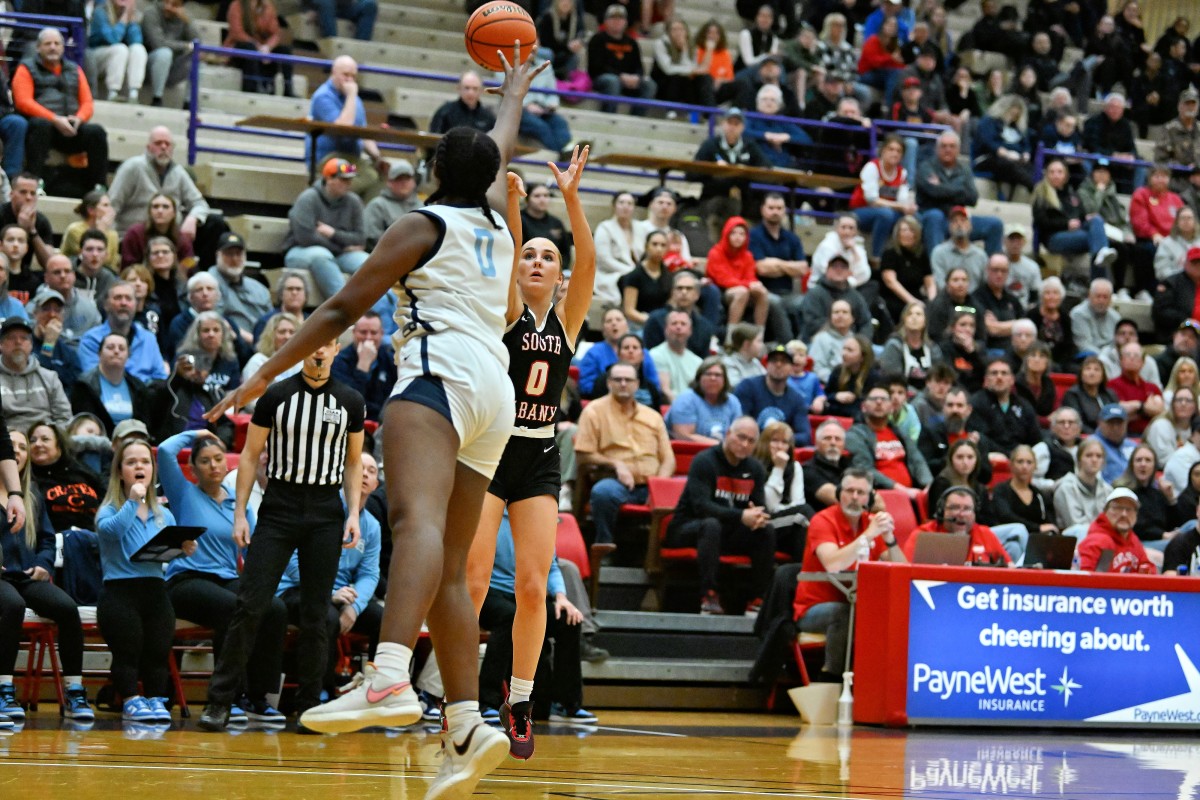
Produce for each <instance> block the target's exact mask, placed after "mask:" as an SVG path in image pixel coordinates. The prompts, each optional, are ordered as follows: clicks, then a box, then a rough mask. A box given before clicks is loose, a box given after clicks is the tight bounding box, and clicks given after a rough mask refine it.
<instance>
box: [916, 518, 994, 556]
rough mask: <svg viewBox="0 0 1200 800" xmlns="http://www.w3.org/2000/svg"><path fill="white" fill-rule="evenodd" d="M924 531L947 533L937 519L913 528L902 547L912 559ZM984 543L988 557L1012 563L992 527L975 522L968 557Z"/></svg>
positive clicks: (972, 527)
mask: <svg viewBox="0 0 1200 800" xmlns="http://www.w3.org/2000/svg"><path fill="white" fill-rule="evenodd" d="M922 531H935V532H937V533H945V532H946V531H945V530H943V528H942V526H941V525H940V524H939V523H938V521H937V520H935V519H931V520H929V522H926V523H925V524H924V525H920V526H918V527H917V528H915V529H913V532H912V533H910V534H909V535H908V538H907V539H905V540H904V546H903V547H901V548H900V549H901V550H903V551H904V557H905V558H907V559H908V560H909V561H912V558H913V551H914V550H916V549H917V534H919V533H921V532H922ZM977 545H983V549H984V552H985V553H987V557H988V558H989V559H990V560H992V561H995V560H997V559H999V560H1001V561H1003V562H1004V563H1005V564H1011V563H1012V559H1011V558H1009V555H1008V551H1006V550H1005V549H1004V545H1002V544H1000V540H999V539H997V538H996V534H994V533H992V529H991V528H989V527H988V526H986V525H980V524H979V523H975V524H974V525H972V526H971V552H970V553H968V554H967V558H974V557H975V556H974V552H975V547H976V546H977Z"/></svg>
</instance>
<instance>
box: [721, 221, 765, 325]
mask: <svg viewBox="0 0 1200 800" xmlns="http://www.w3.org/2000/svg"><path fill="white" fill-rule="evenodd" d="M706 270H707V274H708V278H709V280H711V281H712V282H713V283H715V284H716V285H717V286H718V287H719V288H720V289H721V291H722V292H723V293H724V295H725V305H727V306H729V320H728V324H729V327H731V328H732V327H733V326H734V325H736V324H737V323H739V322H741V321H742V319H743V318H744V317H745V316H746V307H747V306H750V308H751V313H752V314H753V315H754V317H753V318H754V324H755V325H758V326H759V327H760V328H761V327H762V326H763V325H764V324H765V323H766V321H767V309H768V308H769V307H770V302H769V300H770V295H769V293H768V292H767V287H765V286H763V283H762V281H760V280H759V279H758V272H757V270H756V269H755V268H754V254H753V253H751V252H750V226H749V225H747V224H746V220H744V219H743V218H741V217H730V218H729V219H727V220H726V221H725V228H724V230H722V231H721V241H719V242H717V243H716V244H714V245H713V246H712V249H711V250H709V251H708V266H707V267H706Z"/></svg>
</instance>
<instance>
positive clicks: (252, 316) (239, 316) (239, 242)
mask: <svg viewBox="0 0 1200 800" xmlns="http://www.w3.org/2000/svg"><path fill="white" fill-rule="evenodd" d="M208 273H209V274H210V275H212V276H213V277H214V278H216V279H217V287H218V288H219V289H220V290H221V303H222V314H223V315H224V317H225V318H226V319H228V320H229V321H230V322H232V323H234V324H235V325H236V326H237V327H238V329H239V330H240V335H241V337H242V344H243V345H246V346H249V345H253V344H254V336H253V335H252V334H251V331H253V330H254V326H255V324H256V323H257V322H258V320H259V319H260V318H261V317H263V316H264V315H265V314H269V313H270V311H271V290H270V289H268V288H267V287H266V286H265V285H263V283H262V281H257V280H254V279H253V278H247V277H246V240H245V239H243V238H242V236H241V234H237V233H234V232H233V231H226V232H225V233H223V234H221V238H220V239H218V240H217V263H216V266H213V267H211V268H210V269H209V270H208Z"/></svg>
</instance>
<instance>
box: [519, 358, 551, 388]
mask: <svg viewBox="0 0 1200 800" xmlns="http://www.w3.org/2000/svg"><path fill="white" fill-rule="evenodd" d="M549 378H550V362H549V361H535V362H533V364H531V365H530V366H529V379H528V380H526V381H525V394H527V395H529V396H530V397H541V396H542V395H543V394H545V392H546V383H547V382H548V381H549Z"/></svg>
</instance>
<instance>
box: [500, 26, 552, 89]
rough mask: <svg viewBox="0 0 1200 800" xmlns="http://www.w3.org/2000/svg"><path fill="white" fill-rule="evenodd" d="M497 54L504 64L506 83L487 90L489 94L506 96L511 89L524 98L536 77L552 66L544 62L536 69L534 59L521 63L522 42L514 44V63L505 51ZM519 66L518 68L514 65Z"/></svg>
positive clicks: (518, 41)
mask: <svg viewBox="0 0 1200 800" xmlns="http://www.w3.org/2000/svg"><path fill="white" fill-rule="evenodd" d="M496 53H497V54H498V55H499V56H500V62H501V63H502V64H504V83H502V84H500V86H499V87H492V88H490V89H488V90H487V93H488V94H498V95H501V96H503V95H505V94H507V93H508V91H509V90H510V89H511V90H512V91H514V92H516V93H517V96H518V97H519V98H524V97H525V94H526V93H527V92H528V91H529V85H530V84H531V83H533V79H534V76H536V75H538V74H539V73H540V72H541V71H542V70H544V69H545V68H546V67H548V66H550V61H549V60H546V61H543V62H542V63H541V64H538V65H537V66H536V67H535V66H532V64H533V59H532V58H530V59H528V60H526V61H525V63H523V64H522V63H521V40H520V39H518V40H517V41H515V42H513V58H512V61H509V60H508V57H507V56H505V55H504V51H503V50H497V51H496ZM514 63H515V64H517V66H516V67H514V66H513V64H514Z"/></svg>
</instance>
